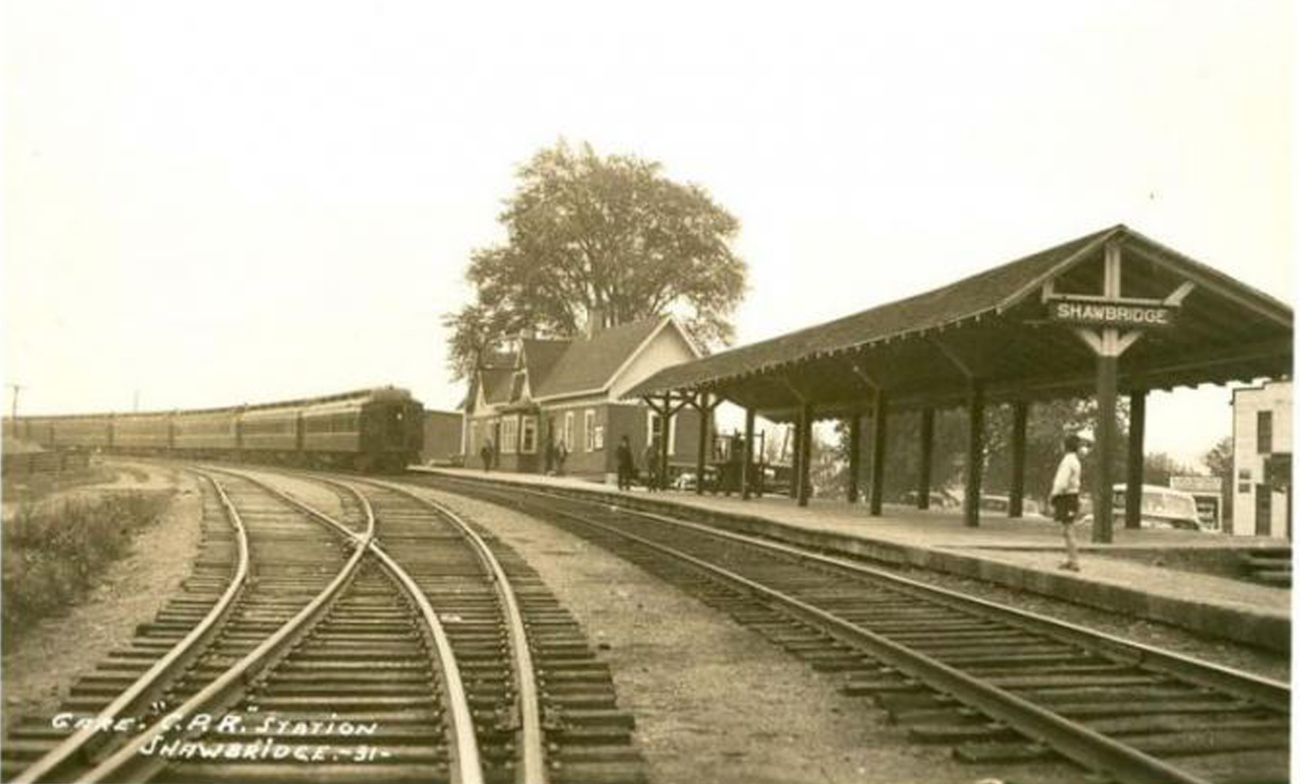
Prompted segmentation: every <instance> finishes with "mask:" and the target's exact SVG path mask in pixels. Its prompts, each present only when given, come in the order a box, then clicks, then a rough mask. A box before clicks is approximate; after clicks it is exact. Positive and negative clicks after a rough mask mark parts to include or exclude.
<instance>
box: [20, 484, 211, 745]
mask: <svg viewBox="0 0 1300 784" xmlns="http://www.w3.org/2000/svg"><path fill="white" fill-rule="evenodd" d="M104 468H105V469H106V478H107V479H108V480H109V481H108V482H106V483H105V484H103V485H96V486H93V487H84V486H83V487H78V488H77V489H76V491H75V492H76V493H77V494H78V495H82V494H86V493H93V492H95V491H96V490H97V489H106V490H108V491H109V492H115V491H121V490H126V489H152V490H157V489H162V488H170V487H175V488H176V489H177V492H176V495H175V496H174V497H173V500H172V503H171V506H170V507H169V508H168V510H167V511H166V513H165V514H164V515H163V516H162V518H161V519H160V520H159V522H158V523H157V524H156V525H154V526H152V527H150V528H148V529H146V530H144V531H142V532H141V533H140V534H139V535H138V536H136V538H135V539H134V541H133V542H132V545H131V552H130V553H129V554H128V555H127V556H126V557H125V558H123V559H122V560H120V561H117V562H116V563H114V564H111V565H110V566H109V567H108V569H107V570H106V571H105V572H104V574H103V577H102V579H101V581H100V582H99V584H98V585H97V586H96V587H95V588H94V589H92V590H91V592H90V593H89V594H88V595H87V596H86V598H85V601H83V602H82V603H81V604H80V605H78V606H77V607H74V608H72V609H71V610H69V611H68V612H67V613H65V614H62V615H58V616H54V617H51V618H46V619H45V620H44V621H42V622H41V623H40V624H38V625H37V626H36V628H35V629H33V630H31V631H30V632H29V633H27V634H24V635H23V636H22V637H21V638H20V639H19V640H18V642H17V643H16V644H14V645H10V646H8V647H7V648H6V649H5V650H4V651H3V657H2V662H0V685H3V694H4V709H3V732H4V733H8V730H9V726H10V724H11V723H12V722H14V721H15V720H17V719H18V718H20V717H22V716H24V715H32V716H50V715H53V713H54V712H56V710H57V709H58V706H59V703H60V702H61V701H62V700H63V698H64V697H65V696H66V694H67V690H68V688H69V687H71V686H72V684H73V683H74V682H75V681H76V680H77V678H78V677H80V676H81V675H83V674H85V673H88V672H89V671H91V670H93V669H94V667H95V665H96V664H97V663H98V662H99V661H101V660H102V659H103V658H104V657H105V656H107V654H108V653H109V652H110V651H112V650H114V649H116V648H119V647H122V646H124V645H125V644H127V643H128V642H129V641H130V640H131V638H132V637H133V636H134V632H135V627H136V625H137V624H140V623H144V622H146V621H149V620H152V619H153V617H154V615H156V614H157V612H158V610H159V609H161V608H162V606H163V604H164V603H165V602H166V601H167V599H168V598H169V597H170V596H171V595H172V593H173V592H174V591H175V590H176V588H177V586H179V585H180V582H181V580H182V579H184V577H185V576H186V575H187V574H188V573H189V571H190V564H191V563H192V562H193V560H194V556H195V554H197V552H198V546H199V520H200V519H201V517H202V514H203V505H202V496H201V495H200V490H199V486H198V483H197V482H196V480H195V479H194V478H193V477H192V476H191V475H189V474H184V473H181V472H177V471H174V470H171V469H165V468H158V467H155V466H149V465H146V464H131V465H126V464H117V463H112V464H105V466H104Z"/></svg>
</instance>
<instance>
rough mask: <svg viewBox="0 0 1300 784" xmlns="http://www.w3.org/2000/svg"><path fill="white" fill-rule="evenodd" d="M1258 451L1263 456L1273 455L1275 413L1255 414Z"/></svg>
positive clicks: (1258, 412)
mask: <svg viewBox="0 0 1300 784" xmlns="http://www.w3.org/2000/svg"><path fill="white" fill-rule="evenodd" d="M1255 442H1256V447H1257V448H1256V451H1257V452H1258V453H1259V454H1261V455H1270V454H1272V453H1273V412H1272V411H1256V412H1255Z"/></svg>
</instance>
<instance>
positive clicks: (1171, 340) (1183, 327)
mask: <svg viewBox="0 0 1300 784" xmlns="http://www.w3.org/2000/svg"><path fill="white" fill-rule="evenodd" d="M1108 244H1110V245H1114V246H1117V247H1118V248H1119V252H1120V255H1121V258H1122V267H1121V270H1122V273H1121V289H1120V290H1121V295H1122V296H1123V297H1124V298H1125V299H1134V298H1136V299H1143V300H1149V301H1154V302H1160V301H1170V302H1180V304H1181V307H1179V308H1178V315H1177V318H1176V320H1175V321H1174V324H1173V325H1172V326H1169V327H1162V328H1159V329H1149V330H1146V331H1145V332H1144V334H1143V335H1142V336H1141V338H1140V339H1138V340H1137V341H1136V342H1135V343H1133V345H1132V347H1131V348H1129V349H1128V350H1127V351H1126V352H1125V353H1124V354H1123V355H1122V357H1121V359H1120V363H1119V374H1120V375H1119V386H1120V389H1121V390H1139V389H1168V388H1172V387H1175V386H1179V385H1188V384H1191V385H1194V384H1199V383H1206V382H1212V383H1224V382H1227V381H1233V380H1239V381H1249V380H1251V379H1254V378H1258V377H1262V376H1280V375H1288V374H1289V373H1290V372H1291V361H1292V360H1291V355H1292V343H1293V334H1292V319H1293V315H1292V311H1291V308H1290V307H1288V306H1287V305H1285V304H1283V303H1281V302H1279V301H1277V300H1275V299H1273V298H1272V297H1269V296H1268V295H1266V294H1263V293H1261V292H1259V291H1256V290H1255V289H1252V288H1250V287H1249V286H1246V285H1245V284H1242V283H1240V282H1238V281H1236V280H1234V279H1233V278H1231V277H1229V276H1227V275H1224V274H1223V273H1221V272H1218V271H1217V270H1214V269H1212V268H1210V267H1208V266H1206V265H1204V264H1201V263H1200V262H1197V261H1194V260H1192V259H1190V258H1188V257H1186V256H1184V255H1182V254H1181V253H1178V252H1177V251H1174V250H1172V249H1170V248H1167V247H1165V246H1163V245H1161V244H1159V243H1157V242H1155V241H1153V240H1151V239H1150V238H1148V237H1145V236H1143V235H1142V234H1139V233H1138V232H1136V231H1133V230H1132V229H1129V228H1127V227H1126V226H1123V225H1119V226H1115V227H1112V228H1109V229H1105V230H1102V231H1098V232H1095V233H1093V234H1089V235H1087V236H1084V237H1080V238H1078V239H1075V240H1071V241H1070V242H1066V243H1064V244H1061V245H1058V246H1056V247H1054V248H1049V249H1047V250H1044V251H1040V252H1038V253H1035V254H1032V255H1030V256H1026V257H1024V258H1021V259H1017V260H1015V261H1012V262H1009V263H1007V264H1003V265H1001V266H998V267H994V268H993V269H990V270H987V271H985V272H982V273H979V274H977V275H974V276H971V277H969V278H965V279H963V280H960V281H957V282H956V283H952V284H950V285H948V286H944V287H942V288H939V289H935V290H933V291H930V292H926V293H924V294H919V295H917V296H913V297H909V298H907V299H902V300H898V301H896V302H891V303H888V304H886V305H881V306H879V307H876V308H872V309H870V310H866V311H862V312H861V313H856V314H853V315H851V316H846V317H844V318H840V319H836V320H835V321H830V322H827V323H825V324H820V325H817V326H814V327H809V328H806V329H802V330H799V331H797V332H792V333H789V334H786V335H782V336H780V337H776V338H772V339H771V340H766V341H762V342H759V343H754V344H751V345H748V346H742V347H740V348H736V349H733V350H730V351H726V352H722V353H719V354H715V355H713V356H710V357H706V358H704V359H700V360H697V361H694V362H688V363H684V364H680V365H675V366H673V367H669V368H666V369H664V370H661V371H660V372H658V373H656V374H655V375H653V376H651V377H650V378H648V379H646V380H645V381H643V382H642V383H640V384H638V385H637V386H635V387H634V388H633V389H632V390H631V391H629V392H628V394H627V395H626V397H648V396H655V395H663V394H669V393H695V392H711V393H713V394H716V395H718V396H720V397H723V398H726V399H728V400H731V401H733V402H736V403H738V404H740V405H743V406H747V407H752V408H755V409H757V410H758V412H759V413H762V414H763V415H764V416H767V417H769V418H773V419H776V420H784V419H788V418H790V417H791V416H792V415H793V414H794V412H795V411H796V410H797V409H798V407H799V406H800V405H802V404H803V403H805V402H810V403H814V404H815V405H816V413H817V415H818V416H837V415H843V414H847V413H850V412H862V411H864V410H869V408H870V405H871V400H872V393H873V392H874V391H875V389H876V388H877V387H878V388H879V389H880V390H881V391H883V392H884V393H886V394H887V395H888V398H889V400H890V405H891V407H894V408H915V407H921V406H930V405H934V406H944V405H950V404H956V403H958V402H960V401H961V400H962V399H964V398H965V396H966V395H967V393H968V391H969V389H970V387H971V384H972V381H977V382H978V383H980V384H981V385H982V386H983V388H984V393H985V396H986V398H987V399H989V400H990V401H994V402H996V401H1007V400H1017V399H1021V400H1023V399H1034V398H1039V399H1043V398H1060V397H1074V396H1083V395H1088V394H1091V393H1092V391H1093V390H1094V388H1095V383H1096V356H1095V354H1094V352H1093V350H1092V349H1091V348H1090V347H1089V346H1088V344H1087V343H1085V341H1084V339H1082V338H1081V337H1080V336H1079V335H1078V334H1076V332H1077V329H1076V328H1075V327H1072V326H1070V325H1067V324H1064V323H1061V322H1056V321H1049V320H1048V319H1047V306H1046V301H1047V298H1048V297H1049V296H1050V295H1053V294H1054V295H1071V296H1083V297H1092V298H1097V297H1099V295H1100V293H1101V291H1102V280H1103V266H1104V263H1103V258H1104V255H1105V248H1106V246H1107V245H1108Z"/></svg>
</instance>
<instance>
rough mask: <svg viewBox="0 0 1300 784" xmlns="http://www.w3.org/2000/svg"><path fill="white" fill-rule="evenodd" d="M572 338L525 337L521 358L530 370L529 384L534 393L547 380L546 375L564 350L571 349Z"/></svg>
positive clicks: (562, 354) (525, 367)
mask: <svg viewBox="0 0 1300 784" xmlns="http://www.w3.org/2000/svg"><path fill="white" fill-rule="evenodd" d="M572 343H573V341H572V340H544V339H540V338H525V339H524V340H523V341H522V346H521V348H520V360H521V361H522V363H523V366H524V369H525V370H527V371H528V386H529V388H530V389H531V390H533V393H534V394H536V390H537V389H538V388H540V387H541V386H542V384H544V383H545V382H546V377H547V376H549V375H550V374H551V371H552V370H553V369H554V368H555V363H557V362H559V361H560V357H562V356H564V352H566V351H568V350H569V345H570V344H572Z"/></svg>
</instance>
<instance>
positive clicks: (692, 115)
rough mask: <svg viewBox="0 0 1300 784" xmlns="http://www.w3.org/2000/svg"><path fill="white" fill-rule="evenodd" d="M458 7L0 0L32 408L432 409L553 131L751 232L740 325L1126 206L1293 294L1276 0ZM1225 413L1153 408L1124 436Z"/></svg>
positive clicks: (797, 312) (12, 263) (1104, 217)
mask: <svg viewBox="0 0 1300 784" xmlns="http://www.w3.org/2000/svg"><path fill="white" fill-rule="evenodd" d="M456 5H458V6H466V7H464V8H457V9H456V10H450V8H449V4H443V3H427V2H418V1H412V2H373V1H367V0H350V1H349V2H328V1H323V0H316V1H315V2H274V1H268V0H261V1H259V2H246V3H245V2H223V3H197V2H178V1H177V0H156V1H155V0H115V2H113V3H94V2H69V1H67V0H9V1H8V2H6V3H5V4H4V5H3V12H2V13H3V17H0V21H2V23H3V28H4V32H3V33H0V35H3V37H4V50H3V52H4V72H3V73H4V77H3V87H4V115H3V121H4V140H3V164H4V167H3V191H2V194H3V221H4V223H3V246H2V248H3V278H2V280H3V298H2V300H0V303H2V307H3V319H4V342H3V355H2V365H0V372H2V374H3V377H4V381H5V383H6V384H20V385H22V389H21V392H20V397H19V409H20V413H32V414H35V413H70V412H83V411H105V410H119V411H120V410H132V409H133V408H135V407H136V406H138V408H139V410H156V409H172V408H189V407H201V406H219V405H231V404H237V403H244V402H264V401H272V400H277V399H283V398H292V397H300V396H310V395H316V394H325V393H331V392H336V391H343V390H347V389H353V388H358V387H365V386H372V385H382V384H395V385H398V386H403V387H406V388H408V389H410V390H411V391H412V393H413V394H414V395H415V396H416V397H417V398H419V399H420V400H422V401H423V402H424V403H425V404H426V406H428V407H431V408H441V409H451V408H453V407H454V406H455V405H456V404H457V403H458V402H459V400H460V398H461V396H462V395H463V386H461V385H459V384H454V383H452V382H451V380H450V375H449V373H448V371H447V368H446V359H445V356H446V352H445V344H446V338H447V334H446V331H445V330H444V328H443V326H442V323H441V319H442V316H443V315H444V314H446V313H449V312H453V311H455V310H457V309H459V307H460V306H461V305H462V304H464V303H465V302H467V301H468V300H469V299H470V298H471V296H472V292H471V291H470V289H469V288H468V286H467V285H466V283H465V282H464V279H463V274H464V270H465V267H466V265H467V263H468V260H469V257H470V254H471V252H472V251H473V250H474V249H475V248H480V247H484V246H488V245H492V244H495V243H498V242H501V241H502V240H503V238H504V233H503V231H502V228H501V226H500V225H499V223H498V222H497V216H498V214H499V213H500V212H501V210H502V206H503V201H504V200H505V199H507V198H508V197H509V196H510V195H511V193H512V192H513V190H514V188H515V186H516V184H517V180H516V178H515V173H516V170H517V168H518V167H519V166H520V165H521V164H522V163H524V162H525V161H527V160H528V159H529V158H530V157H531V156H532V155H533V154H534V153H535V152H536V151H537V150H539V149H541V148H543V147H545V146H549V145H553V144H555V143H556V142H557V141H558V140H559V139H561V138H563V139H566V140H568V141H569V142H570V143H573V144H577V143H580V142H583V141H586V142H590V143H591V144H592V145H593V146H594V147H595V149H596V150H597V152H598V153H601V154H611V153H621V154H624V153H625V154H634V155H638V156H641V157H643V158H648V159H651V160H656V161H659V162H661V163H662V164H663V166H664V173H665V174H666V175H667V176H668V177H670V178H672V179H674V180H678V181H683V182H694V183H698V184H700V185H702V186H703V187H705V188H706V189H707V190H708V191H709V193H710V194H711V195H712V197H713V198H714V200H715V201H716V202H717V203H718V204H720V205H721V206H723V207H724V208H725V209H727V210H728V211H730V212H731V213H732V214H734V215H735V216H737V217H738V218H739V220H740V221H741V225H742V229H741V232H740V234H739V236H738V237H737V239H736V241H735V244H734V248H735V250H736V252H737V253H738V254H739V255H740V256H741V257H742V258H744V259H745V261H746V262H747V264H748V266H749V282H748V285H749V290H748V293H747V295H746V298H745V300H744V302H743V304H742V305H741V306H740V308H739V309H738V310H737V312H736V313H735V323H736V333H737V339H738V340H737V342H738V343H740V344H744V343H749V342H753V341H755V340H761V339H764V338H768V337H772V336H774V335H777V334H780V333H783V332H786V331H789V330H792V329H797V328H801V327H804V326H809V325H811V324H814V323H818V322H821V321H825V320H829V319H831V318H836V317H839V316H843V315H846V314H849V313H853V312H857V311H860V310H864V309H866V308H869V307H873V306H875V305H880V304H883V303H886V302H889V301H892V300H895V299H898V298H900V297H904V296H909V295H911V294H915V293H918V292H921V291H925V290H928V289H932V288H936V287H938V286H941V285H945V284H947V283H949V282H951V281H953V280H956V279H957V278H959V277H962V276H965V275H968V274H972V273H975V272H978V271H980V270H983V269H986V268H988V267H990V266H993V265H996V264H1000V263H1003V262H1006V261H1009V260H1011V259H1013V258H1016V257H1018V256H1021V255H1025V254H1028V253H1031V252H1034V251H1037V250H1040V249H1043V248H1046V247H1049V246H1051V245H1055V244H1058V243H1060V242H1063V241H1065V240H1068V239H1072V238H1074V237H1077V236H1080V235H1082V234H1085V233H1088V232H1091V231H1094V230H1097V229H1100V228H1103V227H1106V226H1110V225H1113V224H1116V223H1121V222H1122V223H1125V224H1127V225H1129V226H1131V227H1133V228H1135V229H1137V230H1138V231H1141V232H1143V233H1144V234H1146V235H1148V236H1150V237H1152V238H1154V239H1156V240H1158V241H1160V242H1163V243H1165V244H1167V245H1170V246H1172V247H1174V248H1176V249H1178V250H1180V251H1182V252H1184V253H1186V254H1187V255H1190V256H1192V257H1193V258H1196V259H1198V260H1200V261H1203V262H1205V263H1208V264H1210V265H1212V266H1214V267H1217V268H1218V269H1220V270H1222V271H1224V272H1226V273H1227V274H1229V275H1232V276H1234V277H1236V278H1237V279H1239V280H1241V281H1243V282H1245V283H1247V284H1249V285H1251V286H1254V287H1256V288H1258V289H1260V290H1262V291H1264V292H1266V293H1268V294H1270V295H1272V296H1274V297H1276V298H1278V299H1281V300H1283V301H1284V302H1286V303H1288V304H1292V303H1293V302H1294V296H1293V294H1294V292H1293V286H1294V276H1293V269H1294V259H1295V238H1294V236H1293V228H1292V227H1293V221H1292V218H1291V216H1292V214H1293V213H1294V211H1295V206H1296V205H1295V199H1294V181H1295V172H1296V163H1295V158H1294V149H1293V146H1294V145H1293V141H1292V139H1293V137H1294V135H1295V115H1294V106H1295V74H1296V68H1295V66H1296V61H1295V40H1296V18H1295V10H1294V8H1293V4H1292V3H1290V2H1286V1H1285V0H1275V1H1270V0H1258V1H1253V2H1245V3H1242V2H1236V0H1232V1H1228V0H1223V1H1218V0H1213V1H1211V0H1180V1H1179V2H1166V1H1164V0H1130V1H1128V2H1119V1H1114V2H1112V1H1109V0H1099V1H1093V2H1086V3H1082V2H1080V3H1041V2H1009V1H1002V0H989V1H986V2H982V3H963V2H958V1H956V0H953V2H918V3H889V4H885V3H875V4H866V3H857V4H850V3H818V2H803V3H799V4H798V5H797V8H795V7H793V6H792V4H774V5H773V6H772V7H768V8H764V7H761V6H759V5H757V4H752V5H751V4H747V5H745V6H744V7H743V10H742V6H741V5H740V4H723V3H716V4H711V3H699V2H682V3H676V2H661V3H656V4H653V5H651V4H635V5H633V4H615V3H608V2H605V3H595V2H593V3H566V2H548V3H544V4H542V3H528V4H525V3H507V4H500V3H498V4H493V3H462V4H456ZM5 391H6V397H5V402H6V403H11V402H12V392H11V390H9V389H6V390H5ZM1228 400H1229V395H1228V393H1227V392H1226V391H1225V390H1223V389H1210V388H1207V389H1205V390H1202V391H1200V392H1196V393H1191V392H1181V393H1178V394H1175V395H1163V394H1157V395H1154V396H1153V397H1152V399H1151V400H1150V401H1149V406H1148V449H1149V451H1165V452H1169V453H1171V454H1173V455H1175V456H1178V457H1180V458H1182V459H1184V460H1193V459H1195V456H1197V455H1199V454H1200V453H1201V452H1203V451H1205V449H1207V448H1208V447H1209V446H1210V445H1212V444H1213V443H1214V441H1215V440H1217V439H1218V438H1220V437H1222V436H1225V435H1228V434H1229V433H1230V429H1231V419H1230V409H1229V407H1228ZM1189 422H1193V423H1196V424H1195V425H1194V426H1189V425H1188V423H1189Z"/></svg>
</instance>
